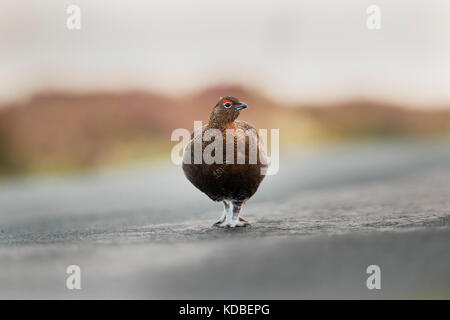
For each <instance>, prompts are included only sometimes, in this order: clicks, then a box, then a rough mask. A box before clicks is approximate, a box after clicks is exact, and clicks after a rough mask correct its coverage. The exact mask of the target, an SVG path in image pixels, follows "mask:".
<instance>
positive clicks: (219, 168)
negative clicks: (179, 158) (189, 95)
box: [183, 97, 267, 227]
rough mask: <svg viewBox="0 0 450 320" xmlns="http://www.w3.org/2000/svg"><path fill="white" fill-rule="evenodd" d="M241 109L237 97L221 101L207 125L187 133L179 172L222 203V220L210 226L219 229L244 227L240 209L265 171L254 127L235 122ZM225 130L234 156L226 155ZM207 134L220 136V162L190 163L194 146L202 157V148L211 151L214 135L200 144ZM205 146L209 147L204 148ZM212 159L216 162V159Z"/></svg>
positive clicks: (244, 222) (264, 161) (245, 223)
mask: <svg viewBox="0 0 450 320" xmlns="http://www.w3.org/2000/svg"><path fill="white" fill-rule="evenodd" d="M245 108H247V105H246V104H245V103H242V102H240V101H239V100H238V99H237V98H234V97H224V98H221V99H220V100H219V102H218V103H217V104H216V105H215V106H214V108H213V109H212V111H211V114H210V118H209V122H208V124H207V125H205V126H203V127H202V128H201V130H200V129H198V130H196V131H195V132H193V133H192V134H191V141H190V142H189V144H188V145H187V147H186V149H185V153H184V157H183V171H184V174H185V175H186V177H187V178H188V180H189V181H190V182H191V183H192V184H193V185H194V186H195V187H197V188H198V189H199V190H200V191H202V192H204V193H205V194H206V195H207V196H208V197H210V198H211V199H212V200H214V201H222V202H223V204H224V212H223V214H222V217H221V218H220V219H219V221H217V222H216V223H215V224H214V225H215V226H219V227H240V226H246V225H248V223H247V221H246V220H245V219H243V218H241V217H240V216H239V215H240V211H241V207H242V205H243V204H244V203H245V201H247V200H248V199H249V198H250V197H251V196H253V195H254V194H255V192H256V191H257V190H258V187H259V185H260V183H261V182H262V180H263V179H264V174H263V170H264V169H265V168H267V158H266V154H265V151H264V149H263V146H262V143H261V141H260V138H259V136H258V134H257V132H256V130H255V128H253V127H252V126H251V125H250V124H248V123H247V122H245V121H241V120H236V118H237V117H238V116H239V113H240V112H241V110H243V109H245ZM239 129H240V130H239ZM208 130H209V131H208ZM227 131H228V133H229V134H232V135H231V139H233V140H234V141H233V140H228V141H231V143H230V146H231V147H230V148H229V150H230V149H234V153H233V154H231V155H234V157H231V156H230V154H228V158H227V147H226V145H227V144H226V143H227V137H226V134H227ZM209 132H210V133H214V134H217V133H220V134H221V136H220V137H218V138H221V139H222V142H223V144H222V146H223V148H222V152H223V157H222V159H223V161H222V162H220V161H218V162H220V163H216V162H214V163H211V162H208V163H209V164H208V163H205V158H204V157H202V163H194V162H195V161H194V159H195V157H194V152H195V147H194V145H195V143H197V145H198V146H201V151H202V155H203V151H205V148H206V150H208V149H209V150H210V151H211V150H213V149H214V148H211V147H214V145H211V146H210V144H211V143H213V142H215V136H214V135H212V138H211V140H210V141H203V140H206V139H205V138H204V137H206V136H207V135H208V133H209ZM200 133H201V134H200ZM239 139H241V140H239ZM243 139H245V150H244V149H243V148H238V146H239V142H238V141H241V142H243ZM208 146H210V148H207V147H208ZM251 146H253V147H254V148H256V149H257V157H256V158H255V157H253V156H252V153H251V152H250V147H251ZM216 150H219V149H216ZM253 151H254V149H253ZM205 153H206V151H205ZM229 153H230V152H229ZM210 154H211V156H212V157H216V156H217V155H216V154H215V150H214V151H212V152H210ZM238 154H239V155H240V157H241V159H245V163H243V164H242V163H238ZM253 155H255V153H253ZM197 159H198V158H197ZM215 159H216V160H217V157H216V158H215ZM230 161H231V163H230ZM250 162H252V163H250Z"/></svg>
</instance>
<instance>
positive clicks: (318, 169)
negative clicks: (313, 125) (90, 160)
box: [0, 141, 450, 299]
mask: <svg viewBox="0 0 450 320" xmlns="http://www.w3.org/2000/svg"><path fill="white" fill-rule="evenodd" d="M221 211H222V207H221V205H220V204H218V203H213V202H211V201H210V200H209V199H208V198H207V197H206V196H205V195H203V194H202V193H200V192H199V191H198V190H196V189H195V188H194V187H193V186H192V185H191V184H190V183H189V182H188V181H187V180H186V179H185V177H184V175H183V173H182V170H181V168H180V167H177V166H175V165H172V164H171V163H169V162H168V161H161V162H160V163H157V164H151V165H150V164H149V165H141V166H138V167H137V166H135V167H123V168H122V169H120V170H114V171H103V172H90V173H85V174H83V175H74V176H70V177H65V178H32V179H21V180H9V181H2V182H0V298H12V299H16V298H32V299H34V298H64V299H65V298H69V299H80V298H101V299H106V298H137V299H139V298H150V299H151V298H153V299H163V298H169V299H173V298H178V299H201V298H209V299H216V298H217V299H219V298H220V299H241V298H246V299H262V298H265V299H278V298H285V299H297V298H300V299H302V298H343V299H346V298H369V299H372V298H373V299H377V298H406V299H409V298H411V299H415V298H450V227H449V226H450V142H449V141H434V142H405V141H396V142H389V143H370V144H353V145H342V146H339V147H337V146H336V147H329V148H325V149H321V150H320V151H314V152H312V151H308V152H307V151H303V152H298V153H292V152H291V153H284V154H282V157H281V163H280V172H279V173H278V174H277V175H275V176H269V177H266V179H265V180H264V181H263V183H262V185H261V187H260V190H259V191H258V192H257V194H256V195H255V197H254V198H252V199H251V200H250V201H248V203H247V205H246V206H245V207H244V209H243V212H242V215H243V216H244V217H245V218H247V219H248V220H249V222H250V223H251V224H252V225H251V227H247V228H239V229H236V230H227V229H218V228H213V227H211V225H212V224H213V223H214V222H215V220H216V219H217V218H218V217H219V216H220V214H221ZM69 265H78V266H80V268H81V286H82V288H81V290H68V289H67V288H66V278H67V277H68V274H66V268H67V266H69ZM369 265H378V266H379V267H380V269H381V289H380V290H376V289H374V290H369V289H368V288H367V286H366V279H367V278H368V277H369V275H368V274H367V273H366V269H367V267H368V266H369Z"/></svg>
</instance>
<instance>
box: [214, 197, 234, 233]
mask: <svg viewBox="0 0 450 320" xmlns="http://www.w3.org/2000/svg"><path fill="white" fill-rule="evenodd" d="M227 215H229V216H231V202H230V201H228V200H224V201H223V213H222V216H221V217H220V218H219V220H217V222H216V223H214V224H213V227H222V228H223V226H220V224H221V223H222V222H224V221H225V219H226V217H227Z"/></svg>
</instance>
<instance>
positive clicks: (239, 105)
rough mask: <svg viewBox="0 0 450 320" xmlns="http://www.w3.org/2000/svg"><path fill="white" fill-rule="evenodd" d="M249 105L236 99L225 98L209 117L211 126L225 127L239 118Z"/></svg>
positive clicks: (218, 103)
mask: <svg viewBox="0 0 450 320" xmlns="http://www.w3.org/2000/svg"><path fill="white" fill-rule="evenodd" d="M245 108H247V105H246V104H245V103H243V102H240V101H239V99H238V98H235V97H223V98H220V100H219V102H217V104H216V105H215V106H214V108H213V109H212V111H211V115H210V117H209V125H210V126H212V127H225V126H226V125H227V124H229V123H232V122H233V121H234V120H236V118H237V117H238V116H239V113H240V112H241V110H243V109H245Z"/></svg>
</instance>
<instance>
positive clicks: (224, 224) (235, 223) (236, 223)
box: [213, 219, 250, 229]
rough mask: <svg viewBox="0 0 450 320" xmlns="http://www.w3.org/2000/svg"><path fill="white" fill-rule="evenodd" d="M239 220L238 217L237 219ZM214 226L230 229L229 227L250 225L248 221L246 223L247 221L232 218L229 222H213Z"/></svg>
mask: <svg viewBox="0 0 450 320" xmlns="http://www.w3.org/2000/svg"><path fill="white" fill-rule="evenodd" d="M239 220H240V219H239ZM213 226H214V227H218V228H226V229H231V228H236V227H247V226H250V223H248V222H247V221H245V222H244V221H242V220H241V221H237V220H232V221H230V222H226V221H224V222H222V223H218V222H216V223H215V224H213Z"/></svg>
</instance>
